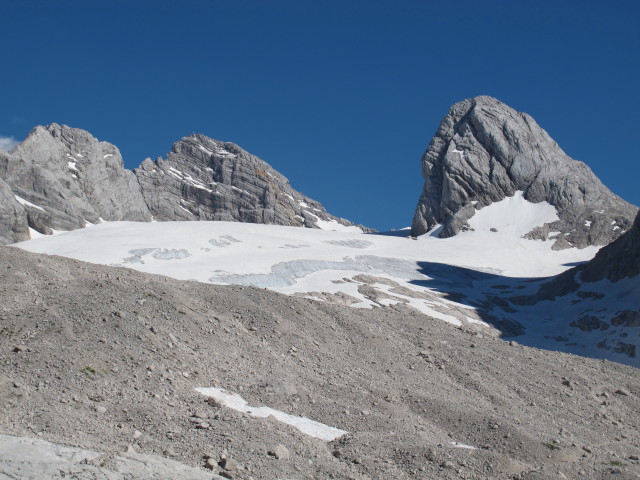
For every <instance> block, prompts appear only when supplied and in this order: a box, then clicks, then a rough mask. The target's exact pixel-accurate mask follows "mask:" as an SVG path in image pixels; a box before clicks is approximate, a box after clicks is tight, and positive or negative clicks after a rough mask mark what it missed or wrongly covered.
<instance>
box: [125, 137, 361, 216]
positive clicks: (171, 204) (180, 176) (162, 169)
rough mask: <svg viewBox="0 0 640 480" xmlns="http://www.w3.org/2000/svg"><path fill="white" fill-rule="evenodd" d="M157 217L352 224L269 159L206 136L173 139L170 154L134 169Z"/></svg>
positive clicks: (151, 209)
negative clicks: (295, 183)
mask: <svg viewBox="0 0 640 480" xmlns="http://www.w3.org/2000/svg"><path fill="white" fill-rule="evenodd" d="M134 172H135V174H136V176H137V178H138V182H139V183H140V186H141V189H142V194H143V196H144V198H145V201H146V202H147V205H148V206H149V209H150V211H151V212H152V214H153V216H154V218H156V219H157V220H223V221H237V222H248V223H268V224H275V225H288V226H298V227H311V228H318V227H320V226H321V225H323V222H329V223H330V224H333V225H337V226H352V225H353V224H352V223H351V222H349V221H347V220H344V219H340V218H337V217H334V216H333V215H330V214H329V213H328V212H327V211H326V210H325V209H324V207H323V206H322V205H321V204H320V203H318V202H316V201H314V200H312V199H310V198H308V197H306V196H304V195H302V194H301V193H300V192H297V191H295V190H294V189H293V188H291V186H290V184H289V181H288V180H287V178H286V177H284V176H283V175H282V174H280V173H279V172H277V171H276V170H275V169H273V168H272V167H271V166H270V165H269V164H268V163H266V162H265V161H263V160H261V159H260V158H258V157H256V156H255V155H252V154H250V153H248V152H247V151H245V150H243V149H242V148H240V147H239V146H238V145H235V144H233V143H229V142H221V141H219V140H214V139H212V138H209V137H207V136H205V135H198V134H194V135H190V136H188V137H184V138H182V139H180V140H179V141H177V142H175V143H174V144H173V147H172V148H171V151H170V152H169V153H168V155H167V158H166V159H158V160H156V161H155V162H152V161H150V160H147V161H145V162H143V163H142V164H141V165H140V167H139V168H137V169H135V170H134Z"/></svg>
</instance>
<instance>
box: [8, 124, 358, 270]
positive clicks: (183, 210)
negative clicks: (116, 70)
mask: <svg viewBox="0 0 640 480" xmlns="http://www.w3.org/2000/svg"><path fill="white" fill-rule="evenodd" d="M153 218H155V219H156V220H159V221H173V220H225V221H237V222H251V223H269V224H275V225H289V226H300V227H309V228H318V227H319V224H320V222H322V221H335V222H337V223H338V224H340V225H347V226H349V225H353V224H352V223H351V222H349V221H348V220H344V219H341V218H338V217H335V216H333V215H330V214H329V213H328V212H327V211H326V210H325V209H324V207H323V206H322V205H321V204H320V203H318V202H316V201H315V200H311V199H310V198H308V197H306V196H304V195H302V194H301V193H299V192H297V191H295V190H293V189H292V188H291V186H290V185H289V181H288V180H287V179H286V178H285V177H284V176H282V175H281V174H280V173H278V172H277V171H275V170H274V169H273V168H272V167H271V166H270V165H268V164H267V163H265V162H264V161H262V160H260V159H259V158H258V157H255V156H253V155H251V154H249V153H248V152H246V151H244V150H243V149H241V148H240V147H238V146H237V145H234V144H232V143H224V142H219V141H217V140H212V139H210V138H208V137H205V136H203V135H192V136H190V137H185V138H183V139H181V140H180V141H178V142H176V143H175V144H174V145H173V149H172V151H171V152H170V153H169V154H168V155H167V159H166V160H163V159H161V158H160V159H158V160H156V161H155V162H152V161H151V160H149V159H147V160H145V161H144V162H143V163H142V164H141V165H140V167H139V168H137V169H135V170H134V172H132V171H130V170H127V169H125V168H124V163H123V160H122V156H121V155H120V152H119V150H118V149H117V148H116V147H115V146H114V145H112V144H110V143H107V142H100V141H98V140H97V139H96V138H94V137H93V136H92V135H91V134H90V133H88V132H86V131H84V130H80V129H77V128H70V127H67V126H65V125H58V124H55V123H54V124H51V125H49V126H46V127H43V126H38V127H36V128H34V129H33V130H32V131H31V133H29V135H28V136H27V138H26V139H25V140H24V141H23V142H22V143H21V144H19V145H18V146H17V147H16V148H15V149H13V150H12V152H11V153H10V154H9V153H4V152H0V245H5V244H9V243H15V242H19V241H23V240H28V239H29V238H31V236H30V232H29V227H31V228H32V229H34V230H36V231H37V232H40V233H42V234H47V235H48V234H51V233H53V231H54V230H65V231H66V230H74V229H78V228H83V227H85V226H87V225H89V224H95V223H99V222H101V219H103V220H107V221H118V220H127V221H151V220H152V219H153ZM365 230H367V229H365ZM234 241H236V240H235V239H225V240H223V242H224V243H225V245H229V244H230V243H231V242H234ZM154 255H156V256H157V258H161V259H174V258H177V259H179V258H184V257H185V256H188V252H183V251H169V252H157V253H156V254H154ZM128 261H130V262H140V261H141V260H140V258H139V256H138V255H136V254H134V256H133V257H131V258H130V259H128Z"/></svg>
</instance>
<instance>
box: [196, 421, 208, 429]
mask: <svg viewBox="0 0 640 480" xmlns="http://www.w3.org/2000/svg"><path fill="white" fill-rule="evenodd" d="M210 426H211V424H210V423H209V422H201V423H199V424H198V426H197V428H199V429H201V430H206V429H207V428H209V427H210Z"/></svg>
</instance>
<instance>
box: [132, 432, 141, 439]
mask: <svg viewBox="0 0 640 480" xmlns="http://www.w3.org/2000/svg"><path fill="white" fill-rule="evenodd" d="M141 436H142V432H141V431H140V430H136V431H135V432H133V438H140V437H141Z"/></svg>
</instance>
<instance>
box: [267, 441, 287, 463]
mask: <svg viewBox="0 0 640 480" xmlns="http://www.w3.org/2000/svg"><path fill="white" fill-rule="evenodd" d="M269 455H271V456H272V457H276V458H277V459H278V460H288V459H289V449H288V448H287V447H285V446H284V445H278V446H277V447H276V448H274V449H273V450H271V451H270V452H269Z"/></svg>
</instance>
